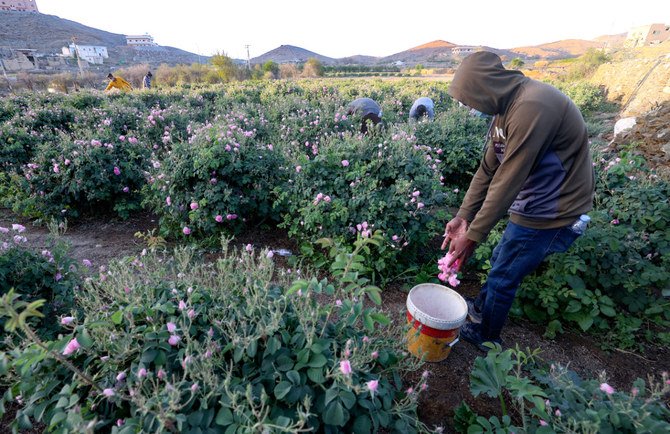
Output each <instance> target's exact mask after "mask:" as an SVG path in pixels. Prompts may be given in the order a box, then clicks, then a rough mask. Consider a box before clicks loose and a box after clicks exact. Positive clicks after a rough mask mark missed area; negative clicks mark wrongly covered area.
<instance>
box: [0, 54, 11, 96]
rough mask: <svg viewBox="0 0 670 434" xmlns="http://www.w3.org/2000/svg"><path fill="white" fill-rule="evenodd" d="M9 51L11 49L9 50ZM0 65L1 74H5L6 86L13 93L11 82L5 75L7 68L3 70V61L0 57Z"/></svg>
mask: <svg viewBox="0 0 670 434" xmlns="http://www.w3.org/2000/svg"><path fill="white" fill-rule="evenodd" d="M10 53H11V50H10ZM0 67H2V75H4V76H5V80H6V81H7V86H8V87H9V91H10V92H12V93H14V89H12V83H11V82H10V81H9V77H7V70H5V62H4V60H2V59H1V58H0Z"/></svg>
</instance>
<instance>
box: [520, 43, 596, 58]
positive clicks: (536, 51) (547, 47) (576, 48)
mask: <svg viewBox="0 0 670 434" xmlns="http://www.w3.org/2000/svg"><path fill="white" fill-rule="evenodd" d="M605 45H606V42H605V41H604V40H603V41H586V40H584V39H566V40H563V41H556V42H551V43H548V44H542V45H536V46H533V47H518V48H512V49H511V50H510V51H511V52H513V53H515V54H516V55H517V56H519V57H527V58H530V59H533V58H534V59H549V60H551V59H565V58H568V57H579V56H581V55H582V54H584V53H586V51H587V50H589V49H591V48H596V49H600V48H604V47H605Z"/></svg>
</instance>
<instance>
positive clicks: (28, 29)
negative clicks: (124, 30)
mask: <svg viewBox="0 0 670 434" xmlns="http://www.w3.org/2000/svg"><path fill="white" fill-rule="evenodd" d="M45 35H48V36H47V37H45ZM73 38H74V40H76V42H77V44H80V45H99V46H104V47H107V52H108V53H109V60H108V61H107V62H106V63H108V64H109V65H122V64H128V63H149V64H159V63H168V64H177V63H194V62H198V61H200V60H202V56H198V55H197V54H193V53H189V52H187V51H184V50H180V49H178V48H173V47H162V46H155V47H143V48H141V49H137V48H133V47H129V46H128V45H126V38H125V35H121V34H118V33H110V32H106V31H104V30H99V29H95V28H93V27H88V26H85V25H83V24H80V23H77V22H74V21H70V20H66V19H64V18H60V17H57V16H55V15H45V14H35V13H21V12H0V46H1V47H2V48H12V49H23V48H29V49H35V50H37V51H38V52H41V53H45V54H49V53H60V52H61V48H62V47H65V46H67V45H68V44H70V43H71V42H72V41H73Z"/></svg>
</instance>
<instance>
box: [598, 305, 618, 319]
mask: <svg viewBox="0 0 670 434" xmlns="http://www.w3.org/2000/svg"><path fill="white" fill-rule="evenodd" d="M600 313H602V314H603V315H605V316H609V317H614V316H616V311H615V310H614V308H612V307H611V306H603V305H600Z"/></svg>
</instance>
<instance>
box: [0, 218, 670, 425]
mask: <svg viewBox="0 0 670 434" xmlns="http://www.w3.org/2000/svg"><path fill="white" fill-rule="evenodd" d="M12 223H21V224H23V225H25V226H26V232H25V235H26V237H27V238H28V240H29V243H30V244H31V245H33V246H35V247H37V248H39V247H42V246H43V245H44V244H45V242H46V240H47V236H48V230H47V229H46V228H45V227H39V226H33V225H32V224H31V223H30V222H29V221H26V220H24V219H19V218H17V217H16V216H15V215H14V214H13V213H11V212H10V211H8V210H0V226H5V227H7V226H11V224H12ZM156 225H157V221H156V219H155V217H153V216H151V215H149V214H142V215H137V216H134V217H132V218H130V219H128V220H125V221H118V220H110V221H100V220H87V221H82V222H80V223H77V224H76V225H72V226H71V227H69V228H68V230H67V232H66V233H65V235H64V238H65V239H66V240H67V241H68V242H70V243H71V246H72V251H71V254H72V256H73V257H75V258H76V259H78V260H83V259H88V260H90V261H92V262H93V264H94V265H95V266H99V265H105V264H107V263H108V262H109V261H110V260H111V259H114V258H119V257H123V256H127V255H133V254H137V253H138V252H140V251H141V250H142V249H143V248H144V247H146V245H145V243H144V242H143V241H142V240H140V239H138V238H136V237H135V236H134V234H135V233H136V232H138V231H139V232H146V231H148V230H151V229H153V228H155V227H156ZM247 243H251V244H254V245H255V246H258V247H271V248H274V249H278V248H288V249H289V250H293V251H295V249H296V246H295V244H294V243H292V242H291V241H290V240H287V239H286V236H285V234H284V233H278V232H277V231H271V230H266V229H263V228H256V229H254V230H253V231H250V232H248V233H245V234H242V235H240V236H238V237H236V239H235V240H234V242H233V244H234V245H244V244H247ZM277 260H278V261H283V260H284V259H283V258H280V257H277ZM278 265H279V266H281V265H282V263H281V262H279V263H278ZM478 287H479V283H478V281H477V280H476V279H473V278H468V276H466V277H465V278H464V279H463V283H462V285H461V287H460V288H459V291H460V292H461V293H462V294H464V295H476V293H477V291H478ZM406 297H407V291H406V290H404V289H401V288H399V287H397V286H395V287H390V288H385V289H384V292H383V294H382V298H383V300H384V303H383V308H384V309H385V310H386V311H388V312H389V313H390V314H391V316H392V317H393V318H394V320H396V321H401V322H404V321H406V320H405V312H406V311H405V309H406V308H405V302H406ZM543 333H544V328H543V327H541V326H538V325H535V324H532V323H530V322H528V321H526V320H511V321H509V322H508V324H507V325H506V326H505V329H504V330H503V335H502V338H503V340H504V342H505V344H506V345H508V346H513V345H515V344H518V345H519V347H521V348H522V349H525V348H526V347H528V348H531V349H535V348H540V349H542V354H541V357H542V358H543V359H544V360H546V361H552V362H557V363H560V364H563V365H569V366H570V367H571V369H573V370H575V371H576V372H577V373H578V374H580V375H581V376H582V377H583V378H594V377H597V376H598V375H599V374H600V373H601V372H603V371H605V372H606V375H607V377H608V381H609V383H610V384H611V385H613V386H614V387H615V388H618V389H623V390H628V389H630V387H631V385H632V382H633V380H635V379H636V378H638V377H640V378H644V379H646V378H647V375H650V374H651V375H656V376H657V377H658V376H660V373H661V372H662V371H667V370H669V369H670V362H669V361H670V349H669V348H653V347H652V348H649V349H648V350H647V351H646V353H645V354H643V355H638V354H632V353H627V352H620V351H613V352H609V353H607V352H604V351H602V350H600V348H599V346H598V342H597V340H596V339H594V338H593V337H591V336H589V335H585V334H580V333H577V332H574V331H568V332H566V333H564V334H562V335H559V336H557V337H556V339H554V340H550V339H547V338H544V337H543V336H542V335H543ZM481 355H483V354H482V353H481V352H480V351H479V350H478V349H476V348H475V347H474V346H472V345H470V344H468V343H467V342H464V341H463V342H460V343H458V344H457V345H456V346H455V347H454V348H453V350H452V352H451V354H450V356H449V357H448V358H447V359H446V360H445V361H444V362H441V363H428V364H426V369H427V370H428V371H430V373H431V375H430V377H429V380H428V385H429V388H428V391H427V393H425V394H424V395H423V397H422V398H421V413H420V417H421V419H422V420H423V421H424V422H425V423H427V424H428V425H429V426H443V427H445V430H446V432H452V431H450V428H449V426H450V425H452V419H453V414H454V409H455V408H456V407H457V406H458V405H459V404H460V403H461V401H462V400H465V401H466V402H467V403H468V404H469V405H470V406H471V407H472V408H473V409H474V410H476V411H478V412H480V413H481V414H485V415H487V416H489V415H492V414H498V413H499V404H498V402H497V399H489V398H478V399H476V400H475V399H474V398H473V397H472V396H471V394H470V391H469V373H470V371H471V369H472V364H473V362H474V360H475V358H476V357H477V356H481ZM416 375H417V376H418V375H420V373H417V374H416ZM411 380H412V379H410V381H411Z"/></svg>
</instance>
